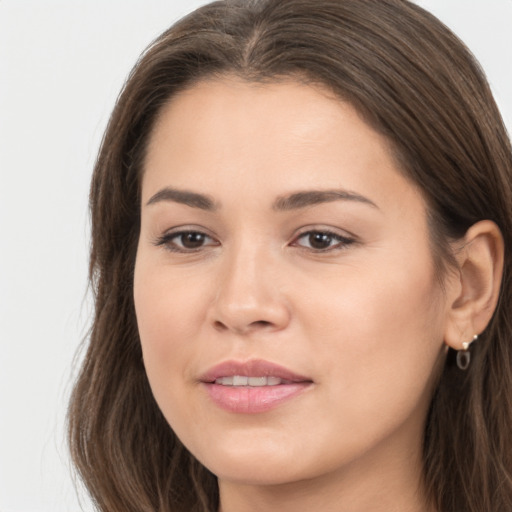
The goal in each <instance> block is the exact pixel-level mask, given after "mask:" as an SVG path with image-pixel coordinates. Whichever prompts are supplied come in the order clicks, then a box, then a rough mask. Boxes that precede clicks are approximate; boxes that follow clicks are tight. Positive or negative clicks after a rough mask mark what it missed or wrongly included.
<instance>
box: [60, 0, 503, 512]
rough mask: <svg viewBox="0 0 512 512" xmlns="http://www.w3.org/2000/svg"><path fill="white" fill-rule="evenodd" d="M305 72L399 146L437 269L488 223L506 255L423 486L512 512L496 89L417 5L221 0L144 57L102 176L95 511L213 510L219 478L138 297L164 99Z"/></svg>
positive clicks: (92, 361)
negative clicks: (177, 411)
mask: <svg viewBox="0 0 512 512" xmlns="http://www.w3.org/2000/svg"><path fill="white" fill-rule="evenodd" d="M225 74H235V75H237V76H238V77H240V78H243V79H245V80H248V81H272V80H278V79H280V78H281V77H295V78H296V79H298V80H306V81H309V82H315V83H320V84H323V85H324V86H327V87H329V88H330V89H331V90H333V91H334V92H335V93H336V94H337V95H338V96H339V97H340V99H342V100H345V101H348V102H350V103H351V104H352V105H354V106H355V107H356V108H357V109H358V111H359V112H360V113H361V114H362V115H363V116H364V118H365V119H366V120H367V122H368V123H369V124H370V125H371V126H372V127H373V128H375V129H376V130H378V131H379V133H381V134H383V135H384V136H385V137H387V138H388V139H389V141H390V142H391V144H392V146H393V148H394V150H395V154H396V157H397V159H398V160H399V162H400V164H401V169H402V170H403V172H404V173H405V175H406V176H408V177H409V179H411V180H412V181H413V182H414V183H416V184H417V185H418V186H419V187H420V188H421V190H422V191H423V194H424V197H425V199H426V201H427V204H428V206H429V214H430V222H431V232H432V240H433V254H434V257H435V259H436V261H437V263H438V269H439V273H440V275H441V276H442V274H443V269H445V268H446V267H447V266H449V265H452V264H453V258H450V254H451V253H450V250H449V241H450V240H453V239H457V238H460V237H461V236H462V235H463V234H464V233H465V231H466V230H467V229H468V228H469V226H471V225H472V224H473V223H475V222H477V221H479V220H482V219H490V220H492V221H494V222H496V224H497V225H498V226H499V227H500V229H501V231H502V234H503V237H504V240H505V247H506V254H505V269H504V277H503V282H502V289H501V295H500V299H499V303H498V306H497V309H496V311H495V314H494V316H493V319H492V321H491V323H490V324H489V326H488V328H487V329H486V331H485V332H484V333H483V335H482V336H481V338H480V340H479V342H478V344H474V348H473V347H472V351H473V355H472V361H471V367H470V369H469V370H468V371H467V372H462V371H460V370H459V369H458V368H457V367H456V365H454V364H453V353H449V355H448V358H447V360H446V365H445V367H444V370H443V373H442V376H441V377H440V381H439V385H438V387H437V389H436V391H435V393H434V396H433V399H432V405H431V408H430V412H429V415H428V420H427V424H426V426H425V437H424V484H425V489H426V492H427V499H428V500H429V501H430V502H431V503H432V504H433V506H434V507H435V508H437V510H439V511H440V512H459V511H467V512H483V511H486V512H503V511H505V510H512V435H511V429H512V365H511V363H512V343H511V342H512V336H511V334H512V325H511V320H510V319H509V317H512V314H511V313H512V308H511V306H512V283H511V281H510V279H511V265H512V260H511V257H512V251H511V250H510V248H511V247H512V190H511V183H512V151H511V147H510V141H509V139H508V136H507V133H506V130H505V128H504V125H503V122H502V119H501V117H500V114H499V112H498V109H497V107H496V105H495V102H494V100H493V98H492V95H491V92H490V89H489V86H488V84H487V82H486V79H485V77H484V75H483V73H482V71H481V69H480V68H479V66H478V64H477V63H476V61H475V59H474V58H473V56H472V55H471V54H470V52H469V51H468V50H467V49H466V48H465V47H464V45H463V44H462V43H461V42H460V41H459V40H458V39H457V38H456V37H455V36H454V35H453V34H452V33H451V32H450V31H449V30H448V29H447V28H446V27H445V26H444V25H443V24H442V23H441V22H439V21H438V20H437V19H436V18H434V17H433V16H432V15H430V14H429V13H427V12H425V11H424V10H422V9H421V8H420V7H418V6H416V5H414V4H412V3H410V2H408V1H406V0H252V1H251V0H246V1H244V0H226V1H219V2H214V3H212V4H210V5H207V6H205V7H202V8H200V9H198V10H197V11H195V12H194V13H192V14H190V15H188V16H187V17H186V18H184V19H183V20H181V21H180V22H178V23H177V24H176V25H175V26H173V27H171V28H170V29H169V30H168V31H166V32H165V33H164V34H162V35H161V36H160V37H159V38H158V39H157V40H156V41H155V42H154V43H153V44H152V45H151V46H150V48H149V49H148V50H147V51H146V52H145V53H144V54H143V55H142V57H141V59H140V60H139V62H138V63H137V65H136V66H135V68H134V70H133V71H132V73H131V74H130V76H129V78H128V80H127V82H126V85H125V87H124V89H123V91H122V93H121V95H120V97H119V99H118V102H117V104H116V107H115V109H114V112H113V114H112V117H111V119H110V122H109V125H108V128H107V131H106V133H105V136H104V139H103V142H102V146H101V150H100V153H99V156H98V160H97V162H96V166H95V169H94V175H93V180H92V187H91V195H90V207H91V217H92V247H91V257H90V279H91V282H92V285H93V290H94V298H95V316H94V323H93V326H92V330H91V334H90V341H89V346H88V350H87V352H86V354H85V358H84V361H83V366H82V368H81V372H80V375H79V378H78V381H77V383H76V386H75V389H74V392H73V396H72V400H71V404H70V408H69V440H70V447H71V453H72V455H73V459H74V462H75V465H76V467H77V469H78V472H79V474H80V475H81V477H82V479H83V480H84V482H85V484H86V486H87V488H88V490H89V491H90V493H91V495H92V497H93V499H94V501H95V503H96V504H97V506H98V509H99V510H101V511H102V512H107V511H108V512H143V511H144V512H155V511H160V512H170V511H172V512H177V511H186V512H191V511H197V512H205V511H215V510H216V509H217V507H218V490H217V482H216V478H215V476H214V475H212V474H211V473H210V472H209V471H208V470H207V469H205V468H204V467H203V466H202V465H201V464H199V463H198V462H197V461H196V460H195V459H194V458H193V457H192V455H190V453H189V452H188V451H187V450H186V448H184V447H183V446H182V444H181V443H180V441H179V439H177V438H176V436H175V434H174V433H173V431H172V429H171V428H170V427H169V425H168V424H167V422H166V421H165V419H164V418H163V416H162V414H161V413H160V411H159V409H158V407H157V405H156V403H155V400H154V399H153V396H152V393H151V390H150V387H149V384H148V381H147V378H146V374H145V371H144V366H143V362H142V354H141V348H140V342H139V338H138V331H137V324H136V318H135V312H134V305H133V296H132V284H133V269H134V262H135V255H136V247H137V241H138V231H139V215H140V212H139V210H140V202H139V201H140V178H141V176H140V175H141V170H142V165H143V162H144V155H145V149H146V145H147V141H148V136H149V134H150V132H151V129H152V127H153V125H154V122H155V118H156V116H157V115H158V113H159V112H160V110H161V108H162V106H163V105H164V104H165V103H166V102H168V101H169V98H170V97H172V96H173V95H174V94H175V93H176V92H177V91H180V90H183V89H184V88H185V87H188V86H191V85H192V84H193V83H195V82H197V81H198V80H201V79H205V78H208V77H212V76H221V75H225Z"/></svg>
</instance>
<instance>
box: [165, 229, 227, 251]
mask: <svg viewBox="0 0 512 512" xmlns="http://www.w3.org/2000/svg"><path fill="white" fill-rule="evenodd" d="M155 245H157V246H163V247H165V248H166V249H168V250H170V251H172V252H184V253H186V252H195V251H198V250H200V249H203V248H207V247H209V246H215V245H219V244H218V242H217V241H216V240H214V239H213V238H212V237H211V236H208V235H207V234H206V233H203V232H201V231H178V232H174V233H167V234H165V235H164V236H162V237H161V238H159V239H158V240H157V241H156V243H155Z"/></svg>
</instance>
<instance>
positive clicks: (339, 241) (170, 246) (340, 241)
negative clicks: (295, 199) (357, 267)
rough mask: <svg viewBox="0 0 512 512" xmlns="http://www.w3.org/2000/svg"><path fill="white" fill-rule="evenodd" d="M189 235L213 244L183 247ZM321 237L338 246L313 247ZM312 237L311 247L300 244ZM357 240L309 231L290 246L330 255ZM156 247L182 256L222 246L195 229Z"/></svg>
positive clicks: (160, 240) (161, 240)
mask: <svg viewBox="0 0 512 512" xmlns="http://www.w3.org/2000/svg"><path fill="white" fill-rule="evenodd" d="M187 235H189V236H190V235H194V236H197V235H199V236H200V237H202V239H203V241H204V240H208V239H209V240H211V241H212V242H213V243H210V244H208V245H204V244H201V245H200V246H198V247H194V248H186V247H184V246H183V237H185V236H187ZM316 235H321V236H322V237H327V238H328V239H330V241H332V240H335V241H336V244H335V245H333V246H329V247H326V248H314V247H311V237H312V236H316ZM305 237H310V239H309V244H310V246H309V247H306V246H304V245H301V244H299V243H298V241H299V240H301V239H303V238H305ZM180 238H181V247H180V246H179V245H177V244H176V242H175V240H176V239H180ZM355 241H356V240H355V239H354V238H351V237H347V236H342V235H340V234H339V233H335V232H334V231H330V230H328V229H310V230H308V231H304V232H303V233H300V234H299V235H298V236H296V237H295V238H294V240H293V242H292V243H291V244H290V245H291V246H294V247H300V248H301V249H303V250H306V251H309V252H313V253H316V254H322V253H328V252H332V251H340V250H343V249H345V248H346V247H347V246H349V245H351V244H353V243H354V242H355ZM155 245H156V246H161V247H165V248H166V249H167V250H169V251H171V252H176V253H181V254H192V253H196V252H199V251H201V250H202V249H204V248H205V247H212V246H218V245H220V244H219V242H217V241H216V240H214V239H213V238H212V237H211V236H209V235H207V234H206V233H204V232H202V231H199V230H193V229H187V230H182V231H175V232H171V233H166V234H164V235H163V236H161V237H159V238H158V239H157V240H156V241H155Z"/></svg>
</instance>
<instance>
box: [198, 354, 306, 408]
mask: <svg viewBox="0 0 512 512" xmlns="http://www.w3.org/2000/svg"><path fill="white" fill-rule="evenodd" d="M200 381H201V383H202V384H203V387H204V388H205V390H206V391H207V394H208V396H209V398H210V399H211V400H212V401H213V403H214V404H215V405H217V406H219V407H220V408H222V409H224V410H227V411H229V412H233V413H245V414H251V413H252V414H254V413H263V412H266V411H269V410H272V409H274V408H276V407H278V406H279V405H281V404H283V403H285V402H287V401H289V400H291V399H292V398H294V397H296V396H298V395H300V394H302V392H303V391H305V390H306V389H308V388H310V387H311V386H312V384H313V380H312V379H310V378H308V377H306V376H303V375H298V374H296V373H295V372H292V371H291V370H289V369H287V368H285V367H283V366H280V365H276V364H274V363H270V362H268V361H263V360H251V361H247V362H237V361H227V362H224V363H221V364H219V365H217V366H215V367H213V368H211V369H210V370H209V371H207V372H206V374H204V375H203V376H202V377H201V379H200Z"/></svg>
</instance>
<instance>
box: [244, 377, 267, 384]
mask: <svg viewBox="0 0 512 512" xmlns="http://www.w3.org/2000/svg"><path fill="white" fill-rule="evenodd" d="M248 383H249V386H266V385H267V377H249V379H248Z"/></svg>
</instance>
